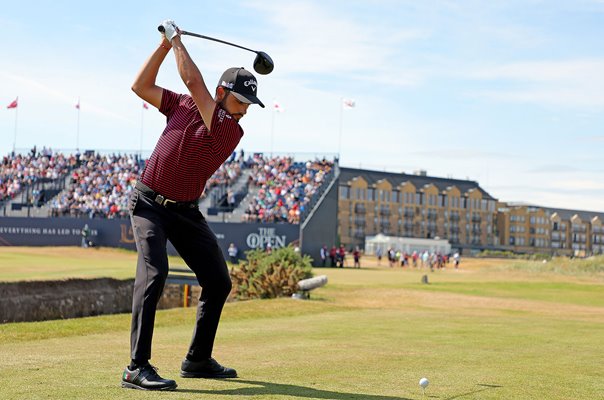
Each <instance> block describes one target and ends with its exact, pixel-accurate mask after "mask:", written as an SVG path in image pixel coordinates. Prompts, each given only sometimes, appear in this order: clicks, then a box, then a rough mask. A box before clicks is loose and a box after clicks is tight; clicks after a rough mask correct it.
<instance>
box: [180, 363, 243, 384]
mask: <svg viewBox="0 0 604 400" xmlns="http://www.w3.org/2000/svg"><path fill="white" fill-rule="evenodd" d="M180 376H182V377H183V378H214V379H223V378H237V371H235V370H234V369H233V368H227V367H223V366H222V365H220V364H218V362H217V361H216V360H214V359H213V358H208V359H206V360H203V361H189V360H187V359H186V358H185V360H184V361H183V362H182V366H181V367H180Z"/></svg>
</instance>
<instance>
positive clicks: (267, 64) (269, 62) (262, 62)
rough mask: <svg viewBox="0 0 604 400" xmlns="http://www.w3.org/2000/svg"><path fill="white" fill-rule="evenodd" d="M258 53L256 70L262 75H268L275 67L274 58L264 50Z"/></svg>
mask: <svg viewBox="0 0 604 400" xmlns="http://www.w3.org/2000/svg"><path fill="white" fill-rule="evenodd" d="M256 53H257V55H256V58H255V59H254V71H256V72H258V73H259V74H260V75H267V74H270V73H271V72H273V68H275V64H274V63H273V59H272V58H271V57H270V56H269V55H268V54H266V53H265V52H263V51H258V52H256Z"/></svg>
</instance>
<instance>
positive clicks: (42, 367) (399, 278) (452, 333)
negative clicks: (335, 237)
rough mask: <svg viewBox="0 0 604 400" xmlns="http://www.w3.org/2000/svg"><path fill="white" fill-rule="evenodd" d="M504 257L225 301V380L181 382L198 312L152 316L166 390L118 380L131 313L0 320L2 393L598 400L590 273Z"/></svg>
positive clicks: (601, 392)
mask: <svg viewBox="0 0 604 400" xmlns="http://www.w3.org/2000/svg"><path fill="white" fill-rule="evenodd" d="M101 254H103V253H102V252H101V253H97V255H101ZM124 256H125V257H131V256H132V254H124ZM105 258H107V257H105ZM131 261H132V260H129V261H127V262H124V264H125V265H127V268H132V264H131V263H130V262H131ZM78 262H81V260H79V261H78ZM509 262H518V261H517V260H513V261H509ZM2 265H3V266H4V264H2ZM501 265H503V264H501V263H500V264H497V265H495V264H489V261H488V260H464V262H463V263H462V267H463V268H462V270H461V271H453V270H446V271H439V272H434V273H430V272H427V271H417V270H414V271H409V270H401V269H400V268H397V269H389V268H387V267H382V268H369V269H361V270H353V269H323V270H315V273H317V274H327V275H328V276H329V283H328V285H327V286H325V287H323V288H320V289H318V290H317V291H316V293H315V292H313V295H312V299H311V300H310V301H299V300H298V301H296V300H292V299H277V300H254V301H245V302H237V303H228V304H227V305H226V306H225V311H224V314H223V318H222V321H221V326H220V328H219V332H218V337H217V341H216V346H215V354H214V355H215V357H216V358H217V359H218V360H219V361H220V362H223V363H224V364H226V365H229V366H232V367H235V368H236V369H237V370H238V372H239V375H240V378H238V379H232V380H227V381H218V380H194V379H193V380H191V379H182V378H178V367H179V365H180V361H181V358H182V357H183V355H184V353H185V352H186V349H187V345H188V343H189V340H190V336H191V332H192V326H193V321H194V317H195V310H194V309H192V308H188V309H173V310H165V311H160V312H158V316H157V321H156V331H155V338H154V356H153V360H152V362H154V364H155V365H157V366H158V367H159V368H160V373H161V374H162V375H165V376H167V377H171V378H175V379H177V382H178V384H179V388H178V390H177V391H176V392H171V393H146V392H139V391H133V390H125V389H121V388H120V387H119V378H120V374H121V371H122V369H123V368H124V366H125V365H126V364H127V362H128V353H129V345H128V340H129V324H130V319H129V315H126V314H122V315H112V316H101V317H94V318H82V319H74V320H65V321H45V322H36V323H18V324H6V325H0V382H2V389H0V398H2V399H25V398H27V399H87V400H95V399H200V398H201V399H223V400H226V399H283V400H292V399H334V400H339V399H353V400H378V399H383V400H400V399H422V398H423V397H422V392H421V390H420V388H419V386H418V381H419V379H420V378H421V377H424V376H425V377H428V378H429V379H430V386H429V387H428V389H427V390H426V396H425V399H482V400H486V399H554V400H556V399H560V400H562V399H573V400H574V399H589V400H592V399H599V398H604V372H603V370H602V368H601V365H602V357H603V353H602V337H603V336H602V332H603V331H604V329H603V328H604V300H603V298H604V294H603V293H604V282H603V280H602V279H601V277H600V276H598V275H595V276H585V275H582V274H580V275H579V276H567V275H564V274H558V273H555V272H547V271H539V273H535V272H534V271H530V270H527V271H523V270H522V269H517V268H511V269H507V270H506V269H505V268H499V267H500V266H501ZM95 268H96V267H95ZM50 269H52V268H50ZM120 273H121V272H120ZM423 274H428V275H429V279H430V282H431V284H430V285H422V284H421V283H420V280H421V276H422V275H423ZM42 275H43V274H42ZM1 277H2V276H1V275H0V279H1Z"/></svg>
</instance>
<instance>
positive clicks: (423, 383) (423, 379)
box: [419, 378, 430, 389]
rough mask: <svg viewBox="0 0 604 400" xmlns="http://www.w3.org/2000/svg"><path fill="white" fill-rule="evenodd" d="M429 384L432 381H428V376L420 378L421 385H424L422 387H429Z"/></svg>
mask: <svg viewBox="0 0 604 400" xmlns="http://www.w3.org/2000/svg"><path fill="white" fill-rule="evenodd" d="M429 384H430V381H428V378H422V379H420V380H419V385H420V386H421V387H422V389H425V388H427V387H428V385H429Z"/></svg>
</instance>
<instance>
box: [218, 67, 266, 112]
mask: <svg viewBox="0 0 604 400" xmlns="http://www.w3.org/2000/svg"><path fill="white" fill-rule="evenodd" d="M218 86H222V87H224V88H226V89H229V90H230V91H231V93H232V94H233V96H235V97H236V98H237V99H238V100H239V101H242V102H244V103H248V104H258V105H259V106H260V107H262V108H264V104H263V103H262V102H261V101H260V99H259V98H258V97H256V92H257V91H258V82H256V78H255V77H254V75H252V74H251V73H250V72H249V71H247V70H245V69H243V68H229V69H227V70H226V71H224V73H223V74H222V76H221V77H220V80H219V81H218Z"/></svg>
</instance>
